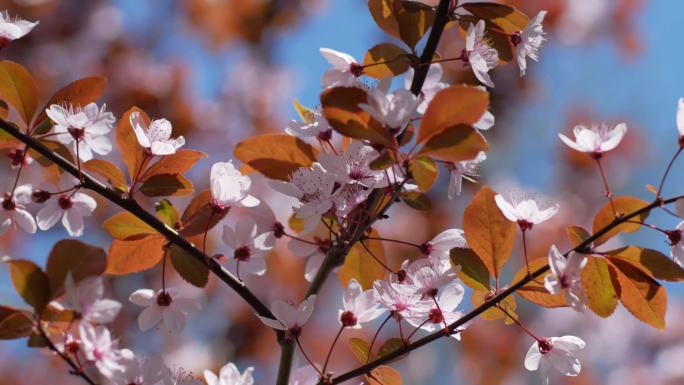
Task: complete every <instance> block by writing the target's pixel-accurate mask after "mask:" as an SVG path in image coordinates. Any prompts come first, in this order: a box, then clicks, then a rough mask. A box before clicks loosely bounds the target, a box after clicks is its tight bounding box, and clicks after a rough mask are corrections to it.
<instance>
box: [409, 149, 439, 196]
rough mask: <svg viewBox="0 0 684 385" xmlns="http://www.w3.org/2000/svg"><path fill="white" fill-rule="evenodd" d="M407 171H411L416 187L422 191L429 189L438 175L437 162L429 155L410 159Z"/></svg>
mask: <svg viewBox="0 0 684 385" xmlns="http://www.w3.org/2000/svg"><path fill="white" fill-rule="evenodd" d="M409 171H411V176H412V177H413V180H415V181H416V184H417V185H418V189H419V190H420V191H423V192H426V191H428V190H430V188H431V187H432V185H433V184H434V183H435V181H436V180H437V177H438V176H439V168H438V167H437V163H435V161H434V160H432V158H430V157H429V156H420V157H417V158H414V159H411V163H410V164H409Z"/></svg>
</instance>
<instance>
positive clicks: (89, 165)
mask: <svg viewBox="0 0 684 385" xmlns="http://www.w3.org/2000/svg"><path fill="white" fill-rule="evenodd" d="M81 166H82V167H83V169H84V170H85V171H88V172H91V173H93V174H96V175H99V176H101V177H103V178H105V180H106V181H107V183H109V184H110V185H111V186H112V187H113V188H114V189H116V190H118V191H120V192H126V191H127V190H128V186H127V185H126V176H125V175H124V173H123V171H121V169H120V168H119V167H117V165H115V164H114V163H112V162H108V161H106V160H102V159H91V160H89V161H87V162H85V163H82V164H81Z"/></svg>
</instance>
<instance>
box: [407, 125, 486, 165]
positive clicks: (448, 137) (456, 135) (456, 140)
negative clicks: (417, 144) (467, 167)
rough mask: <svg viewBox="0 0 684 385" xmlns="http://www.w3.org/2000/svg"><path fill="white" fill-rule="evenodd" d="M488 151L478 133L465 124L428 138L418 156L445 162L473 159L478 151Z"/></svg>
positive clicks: (448, 128) (483, 139)
mask: <svg viewBox="0 0 684 385" xmlns="http://www.w3.org/2000/svg"><path fill="white" fill-rule="evenodd" d="M487 150H489V144H487V141H486V140H485V138H484V136H482V134H480V132H479V131H477V130H476V129H474V128H473V127H471V126H469V125H467V124H459V125H456V126H451V127H447V128H446V129H444V130H442V131H441V132H439V133H438V134H436V135H434V136H432V137H430V139H429V140H428V141H427V143H425V146H423V148H422V149H421V150H420V152H418V156H425V155H430V156H432V157H435V158H439V159H441V160H444V161H447V162H460V161H462V160H469V159H473V158H475V157H476V156H477V154H479V153H480V151H487Z"/></svg>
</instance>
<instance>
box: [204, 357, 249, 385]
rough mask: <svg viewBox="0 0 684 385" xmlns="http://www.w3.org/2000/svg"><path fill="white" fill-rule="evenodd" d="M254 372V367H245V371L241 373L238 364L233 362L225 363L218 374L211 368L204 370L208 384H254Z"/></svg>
mask: <svg viewBox="0 0 684 385" xmlns="http://www.w3.org/2000/svg"><path fill="white" fill-rule="evenodd" d="M252 372H254V368H253V367H249V368H247V369H245V371H244V373H242V374H240V371H239V370H238V368H237V366H235V364H233V363H232V362H229V363H228V364H226V365H224V366H223V367H222V368H221V371H220V372H219V375H218V376H216V374H214V373H213V372H211V371H210V370H205V371H204V380H205V381H206V382H207V385H253V384H254V378H253V377H252Z"/></svg>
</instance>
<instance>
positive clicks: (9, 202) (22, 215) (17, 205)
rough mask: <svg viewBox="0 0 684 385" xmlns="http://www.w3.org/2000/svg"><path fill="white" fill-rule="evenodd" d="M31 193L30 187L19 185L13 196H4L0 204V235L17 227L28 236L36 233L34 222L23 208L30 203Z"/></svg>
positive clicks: (6, 194) (8, 194) (7, 194)
mask: <svg viewBox="0 0 684 385" xmlns="http://www.w3.org/2000/svg"><path fill="white" fill-rule="evenodd" d="M31 193H32V189H31V185H21V186H18V187H17V188H16V189H15V190H14V196H11V194H10V193H9V192H7V193H5V194H4V196H3V198H2V203H1V204H0V206H2V207H0V235H2V234H4V233H5V232H6V231H7V230H9V229H10V228H15V229H16V228H17V227H19V228H21V229H22V230H24V231H26V232H27V233H29V234H34V233H35V232H36V221H35V219H33V215H31V213H29V212H28V210H26V206H25V205H27V204H29V203H31Z"/></svg>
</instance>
